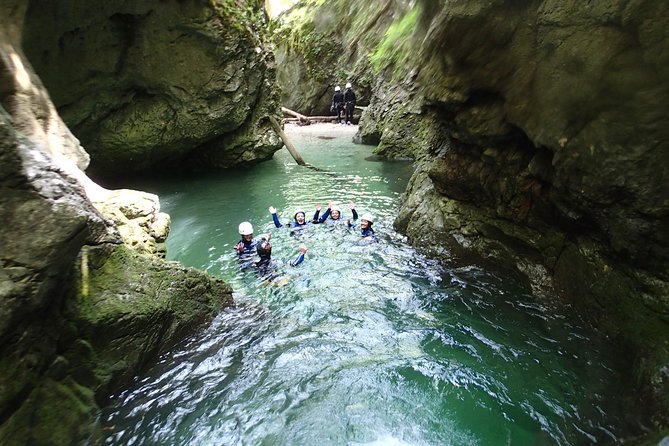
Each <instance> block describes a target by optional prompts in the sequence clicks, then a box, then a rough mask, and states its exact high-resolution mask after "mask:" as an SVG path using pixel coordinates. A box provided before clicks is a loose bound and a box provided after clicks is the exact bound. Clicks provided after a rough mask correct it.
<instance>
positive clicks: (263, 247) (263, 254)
mask: <svg viewBox="0 0 669 446" xmlns="http://www.w3.org/2000/svg"><path fill="white" fill-rule="evenodd" d="M256 250H257V252H258V255H259V256H260V259H261V260H268V259H270V258H271V257H272V244H271V243H270V242H269V240H263V241H262V242H260V244H259V245H258V247H257V248H256Z"/></svg>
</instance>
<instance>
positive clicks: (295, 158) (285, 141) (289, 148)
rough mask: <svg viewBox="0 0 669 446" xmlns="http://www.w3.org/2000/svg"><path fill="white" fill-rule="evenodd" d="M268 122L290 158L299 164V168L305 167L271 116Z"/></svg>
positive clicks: (298, 154)
mask: <svg viewBox="0 0 669 446" xmlns="http://www.w3.org/2000/svg"><path fill="white" fill-rule="evenodd" d="M269 122H270V124H272V127H273V128H274V131H275V132H276V133H277V135H279V138H281V141H283V144H284V145H285V146H286V149H288V152H289V153H290V156H292V157H293V159H294V160H295V162H296V163H297V164H299V165H300V166H306V164H307V163H305V162H304V160H303V159H302V156H301V155H300V153H299V152H298V151H297V149H296V148H295V146H294V145H293V143H292V142H290V140H289V139H288V136H287V135H286V133H285V132H284V131H283V129H282V128H281V126H280V125H279V123H278V122H277V121H276V119H274V117H273V116H270V117H269Z"/></svg>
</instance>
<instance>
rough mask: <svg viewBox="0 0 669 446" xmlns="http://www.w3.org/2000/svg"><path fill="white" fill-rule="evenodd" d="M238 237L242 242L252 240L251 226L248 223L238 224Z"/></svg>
mask: <svg viewBox="0 0 669 446" xmlns="http://www.w3.org/2000/svg"><path fill="white" fill-rule="evenodd" d="M239 235H241V236H242V239H244V240H251V239H253V226H252V225H251V223H249V222H248V221H243V222H241V223H240V224H239Z"/></svg>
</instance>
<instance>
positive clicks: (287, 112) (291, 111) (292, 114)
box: [281, 107, 308, 121]
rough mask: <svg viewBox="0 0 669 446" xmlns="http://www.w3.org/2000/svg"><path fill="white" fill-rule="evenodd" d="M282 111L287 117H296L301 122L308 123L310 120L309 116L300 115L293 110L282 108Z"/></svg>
mask: <svg viewBox="0 0 669 446" xmlns="http://www.w3.org/2000/svg"><path fill="white" fill-rule="evenodd" d="M281 111H282V112H284V113H285V114H287V115H290V116H294V117H296V118H297V119H299V120H301V121H306V120H307V119H308V118H307V116H305V115H303V114H300V113H298V112H296V111H293V110H291V109H289V108H286V107H281Z"/></svg>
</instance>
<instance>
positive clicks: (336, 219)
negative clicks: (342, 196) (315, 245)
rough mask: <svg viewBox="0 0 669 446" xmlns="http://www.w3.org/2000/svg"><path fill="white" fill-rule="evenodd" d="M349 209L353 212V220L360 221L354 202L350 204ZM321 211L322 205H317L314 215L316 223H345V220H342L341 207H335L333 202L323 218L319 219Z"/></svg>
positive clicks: (329, 204)
mask: <svg viewBox="0 0 669 446" xmlns="http://www.w3.org/2000/svg"><path fill="white" fill-rule="evenodd" d="M348 207H349V208H350V209H351V212H352V213H353V220H357V219H358V213H357V211H356V210H355V204H353V202H351V203H349V205H348ZM320 211H321V206H320V204H317V205H316V213H315V214H314V221H313V222H314V223H326V222H327V223H330V224H336V223H343V222H344V219H343V218H342V213H341V209H340V208H339V206H337V205H335V204H334V203H333V202H332V201H331V202H329V203H328V208H327V209H326V210H325V212H324V213H323V215H322V216H320V218H319V217H318V216H319V214H320Z"/></svg>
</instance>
